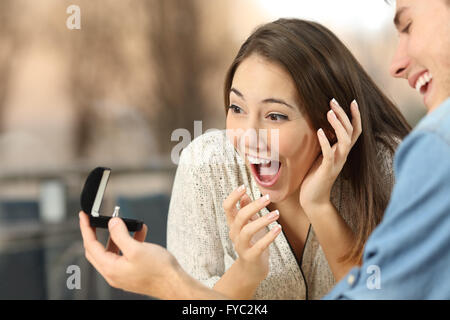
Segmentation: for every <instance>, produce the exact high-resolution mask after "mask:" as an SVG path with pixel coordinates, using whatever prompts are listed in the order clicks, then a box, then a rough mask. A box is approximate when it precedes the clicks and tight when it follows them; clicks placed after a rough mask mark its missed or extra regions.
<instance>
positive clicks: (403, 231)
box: [324, 99, 450, 299]
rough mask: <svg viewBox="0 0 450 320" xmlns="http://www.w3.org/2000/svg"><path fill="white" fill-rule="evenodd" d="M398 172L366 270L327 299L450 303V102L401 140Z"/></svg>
mask: <svg viewBox="0 0 450 320" xmlns="http://www.w3.org/2000/svg"><path fill="white" fill-rule="evenodd" d="M394 170H395V177H396V184H395V186H394V189H393V192H392V195H391V200H390V202H389V205H388V207H387V209H386V212H385V215H384V218H383V220H382V222H381V223H380V224H379V226H378V227H377V228H376V229H375V230H374V231H373V233H372V234H371V236H370V237H369V239H368V241H367V243H366V246H365V250H364V255H363V264H362V266H361V267H358V268H353V269H352V270H351V271H350V272H349V273H348V274H347V276H346V277H344V278H343V279H342V280H341V281H340V282H339V283H338V284H337V285H336V286H335V287H334V289H333V290H332V291H331V292H330V293H329V294H328V295H327V296H325V297H324V299H450V99H447V100H446V101H445V102H444V103H443V104H442V105H441V106H439V107H438V108H437V109H435V110H434V111H432V112H431V113H430V114H429V115H427V116H426V117H425V118H423V119H422V120H421V121H420V122H419V124H418V125H417V126H416V128H415V129H414V130H413V131H412V132H411V133H410V134H409V135H408V136H407V137H406V138H405V139H404V140H403V142H402V143H401V145H400V146H399V148H398V150H397V153H396V156H395V159H394Z"/></svg>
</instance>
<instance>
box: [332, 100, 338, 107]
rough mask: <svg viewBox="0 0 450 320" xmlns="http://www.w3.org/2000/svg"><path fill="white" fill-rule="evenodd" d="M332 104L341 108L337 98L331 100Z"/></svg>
mask: <svg viewBox="0 0 450 320" xmlns="http://www.w3.org/2000/svg"><path fill="white" fill-rule="evenodd" d="M331 103H332V104H334V105H335V106H336V107H339V103H338V102H337V101H336V99H335V98H333V99H331Z"/></svg>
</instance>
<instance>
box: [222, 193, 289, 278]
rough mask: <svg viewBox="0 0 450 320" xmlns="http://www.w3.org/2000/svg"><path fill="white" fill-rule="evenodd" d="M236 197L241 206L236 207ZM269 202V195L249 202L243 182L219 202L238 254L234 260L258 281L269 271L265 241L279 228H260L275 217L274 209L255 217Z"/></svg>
mask: <svg viewBox="0 0 450 320" xmlns="http://www.w3.org/2000/svg"><path fill="white" fill-rule="evenodd" d="M238 201H240V207H241V209H240V210H238V208H237V207H236V204H237V202H238ZM269 203H270V200H269V195H265V196H263V197H261V198H259V199H257V200H255V201H253V202H251V199H250V197H249V196H248V195H247V194H246V193H245V186H244V185H242V186H241V187H239V188H237V189H236V190H234V191H233V192H232V193H231V194H230V195H229V196H228V197H227V198H226V199H225V201H224V202H223V208H224V210H225V213H226V217H227V223H228V227H229V229H230V232H229V236H230V239H231V241H232V242H233V244H234V248H235V250H236V252H237V253H238V255H239V257H238V259H237V260H236V262H235V263H237V264H239V265H240V266H241V267H242V270H243V271H244V272H245V273H246V274H247V275H248V276H249V277H252V278H253V280H254V281H255V282H258V283H259V282H261V281H262V280H264V279H265V278H266V277H267V274H268V273H269V250H268V247H269V245H270V244H271V243H272V242H273V241H274V240H275V238H276V237H277V236H278V234H280V232H281V226H280V225H277V226H276V227H274V228H272V230H270V231H269V232H266V231H265V230H264V229H265V227H267V226H268V225H269V224H271V223H272V222H274V221H276V220H277V219H278V217H279V213H278V210H275V211H272V212H270V213H268V214H267V215H265V216H262V217H259V216H258V214H257V212H259V211H260V210H261V209H262V208H264V207H265V206H267V205H268V204H269Z"/></svg>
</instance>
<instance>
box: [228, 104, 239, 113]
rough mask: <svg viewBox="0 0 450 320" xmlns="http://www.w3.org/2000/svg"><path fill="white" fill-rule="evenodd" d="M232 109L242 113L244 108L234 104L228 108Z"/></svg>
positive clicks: (234, 111)
mask: <svg viewBox="0 0 450 320" xmlns="http://www.w3.org/2000/svg"><path fill="white" fill-rule="evenodd" d="M230 109H231V112H233V113H242V109H241V108H240V107H238V106H236V105H234V104H232V105H231V106H229V107H228V110H230Z"/></svg>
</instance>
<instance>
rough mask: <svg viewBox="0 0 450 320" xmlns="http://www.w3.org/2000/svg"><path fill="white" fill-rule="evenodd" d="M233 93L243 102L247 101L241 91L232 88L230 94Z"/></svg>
mask: <svg viewBox="0 0 450 320" xmlns="http://www.w3.org/2000/svg"><path fill="white" fill-rule="evenodd" d="M231 92H233V93H235V94H236V95H237V96H238V97H240V98H242V99H243V100H245V98H244V95H243V94H242V93H240V92H239V90H237V89H235V88H231V89H230V93H231Z"/></svg>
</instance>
